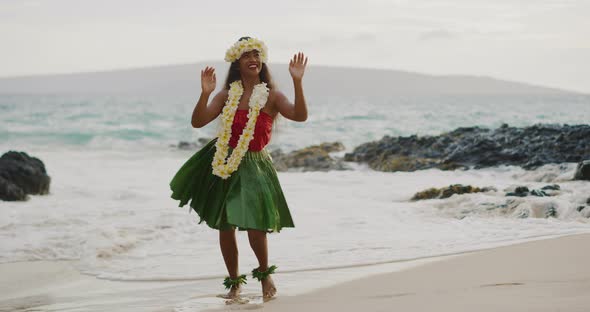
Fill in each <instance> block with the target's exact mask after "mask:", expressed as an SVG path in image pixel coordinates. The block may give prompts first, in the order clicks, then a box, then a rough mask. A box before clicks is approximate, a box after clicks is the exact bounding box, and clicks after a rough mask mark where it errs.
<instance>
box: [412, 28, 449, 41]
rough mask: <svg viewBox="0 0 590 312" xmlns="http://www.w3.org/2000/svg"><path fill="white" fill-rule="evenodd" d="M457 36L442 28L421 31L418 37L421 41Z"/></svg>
mask: <svg viewBox="0 0 590 312" xmlns="http://www.w3.org/2000/svg"><path fill="white" fill-rule="evenodd" d="M455 37H457V35H456V34H454V33H451V32H449V31H447V30H444V29H438V30H431V31H426V32H423V33H421V34H420V35H419V36H418V39H419V40H421V41H430V40H439V39H453V38H455Z"/></svg>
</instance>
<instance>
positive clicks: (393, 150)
mask: <svg viewBox="0 0 590 312" xmlns="http://www.w3.org/2000/svg"><path fill="white" fill-rule="evenodd" d="M344 159H345V160H346V161H356V162H363V163H368V164H369V166H370V167H371V168H373V169H375V170H380V171H414V170H420V169H428V168H440V169H443V170H449V169H457V168H470V167H473V168H483V167H490V166H498V165H516V166H522V167H523V168H525V169H534V168H537V167H539V166H541V165H544V164H548V163H563V162H580V161H582V160H584V159H590V125H567V124H566V125H554V124H536V125H533V126H530V127H525V128H517V127H510V126H508V125H507V124H503V125H502V126H501V127H499V128H497V129H494V130H491V129H487V128H480V127H461V128H457V129H455V130H453V131H451V132H446V133H443V134H441V135H437V136H416V135H411V136H405V137H403V136H400V137H391V136H385V137H383V138H382V139H381V140H379V141H375V142H369V143H365V144H362V145H360V146H358V147H356V148H355V149H354V151H353V152H351V153H346V154H345V156H344ZM589 169H590V168H589ZM584 170H586V171H584ZM582 171H583V172H584V173H585V174H587V175H584V176H588V175H590V173H588V172H589V171H590V170H588V169H583V170H582Z"/></svg>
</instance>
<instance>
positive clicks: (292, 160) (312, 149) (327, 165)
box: [271, 142, 349, 171]
mask: <svg viewBox="0 0 590 312" xmlns="http://www.w3.org/2000/svg"><path fill="white" fill-rule="evenodd" d="M343 150H344V145H342V143H340V142H333V143H322V144H320V145H313V146H309V147H306V148H303V149H299V150H295V151H292V152H290V153H288V154H285V153H283V152H282V151H281V150H275V151H273V152H271V157H272V160H273V164H274V166H275V168H276V170H277V171H287V170H289V169H291V168H293V169H296V170H300V171H328V170H347V169H349V168H348V166H346V165H345V164H344V162H343V161H342V159H340V158H336V157H332V156H331V155H330V153H333V152H339V151H343Z"/></svg>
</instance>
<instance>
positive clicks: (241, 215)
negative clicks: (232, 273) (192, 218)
mask: <svg viewBox="0 0 590 312" xmlns="http://www.w3.org/2000/svg"><path fill="white" fill-rule="evenodd" d="M216 141H217V138H215V139H213V140H211V141H210V142H209V143H207V144H206V145H205V146H204V147H203V148H201V149H200V150H199V151H197V152H196V153H195V154H194V155H193V156H192V157H190V158H189V159H188V160H187V161H186V162H185V163H184V164H183V165H182V167H181V168H180V169H179V170H178V172H176V174H175V175H174V177H173V178H172V180H171V181H170V189H171V190H172V195H171V197H172V198H173V199H175V200H179V201H180V203H179V205H178V206H179V207H183V206H184V205H186V204H187V203H189V213H190V211H191V210H194V211H196V212H197V214H198V215H199V218H200V220H199V224H200V223H202V222H203V221H204V222H206V223H207V225H208V226H209V227H211V228H213V229H218V230H228V229H232V228H238V230H241V231H243V230H247V229H257V230H261V231H266V232H280V230H281V228H283V227H295V225H294V224H293V219H292V218H291V213H290V212H289V207H288V205H287V201H286V200H285V196H284V194H283V190H282V189H281V185H280V183H279V179H278V177H277V172H276V170H275V168H274V166H273V163H272V158H271V156H270V154H269V153H268V151H267V150H266V149H263V150H262V151H247V152H246V155H244V158H243V159H242V162H241V163H240V165H239V167H238V170H236V171H235V172H234V173H232V175H231V176H230V177H229V178H227V179H225V180H224V179H222V178H220V177H218V176H216V175H214V174H213V173H212V172H211V170H212V168H211V162H212V161H213V155H214V154H215V142H216ZM229 151H230V154H231V152H232V151H233V149H232V148H231V147H229Z"/></svg>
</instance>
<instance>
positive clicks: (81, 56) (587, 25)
mask: <svg viewBox="0 0 590 312" xmlns="http://www.w3.org/2000/svg"><path fill="white" fill-rule="evenodd" d="M0 25H1V27H0V40H1V41H0V42H1V43H2V46H1V48H0V76H15V75H29V74H46V73H69V72H81V71H95V70H108V69H117V68H130V67H141V66H151V65H162V64H178V63H192V62H199V61H208V60H216V61H222V60H223V57H224V54H225V50H226V49H227V48H228V47H229V46H230V45H231V44H232V43H233V42H234V41H236V40H237V39H238V38H239V37H241V36H244V35H250V36H254V37H258V38H260V39H262V40H264V41H265V43H266V44H267V46H268V47H269V61H270V62H271V63H272V62H276V63H288V61H289V57H290V56H292V55H293V54H294V53H295V52H297V51H303V52H304V53H306V54H307V55H308V57H309V65H310V66H311V65H313V64H322V65H339V66H352V67H369V68H387V69H400V70H407V71H417V72H422V73H431V74H473V75H485V76H492V77H496V78H501V79H508V80H514V81H522V82H529V83H534V84H541V85H546V86H553V87H560V88H565V89H570V90H577V91H583V92H589V93H590V60H589V59H590V0H561V1H558V0H493V1H492V0H431V1H425V0H389V1H385V0H382V1H381V0H380V1H377V0H363V1H343V0H330V1H319V0H313V1H312V0H297V1H295V0H291V1H279V0H270V1H228V0H224V1H217V0H212V1H149V0H141V1H140V0H137V1H125V0H119V1H113V0H101V1H82V0H46V1H28V0H0ZM335 78H339V77H335Z"/></svg>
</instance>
